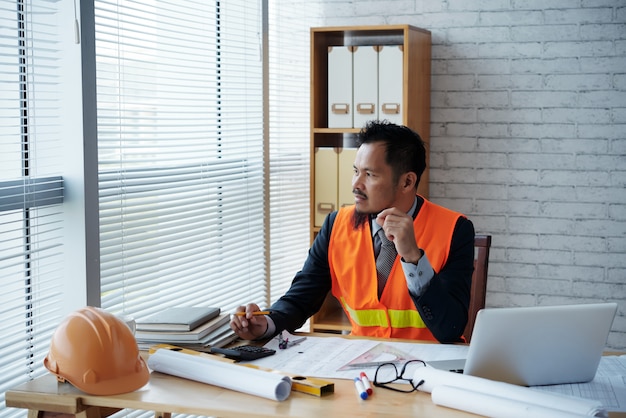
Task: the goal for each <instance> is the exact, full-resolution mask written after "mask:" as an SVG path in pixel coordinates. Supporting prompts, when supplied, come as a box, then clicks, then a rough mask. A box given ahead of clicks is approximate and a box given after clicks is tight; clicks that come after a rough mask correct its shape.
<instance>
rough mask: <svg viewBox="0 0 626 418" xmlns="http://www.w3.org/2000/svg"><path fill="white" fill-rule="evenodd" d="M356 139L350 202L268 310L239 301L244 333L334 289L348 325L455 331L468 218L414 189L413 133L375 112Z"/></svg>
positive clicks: (266, 330) (468, 263)
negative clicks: (385, 266) (384, 268)
mask: <svg viewBox="0 0 626 418" xmlns="http://www.w3.org/2000/svg"><path fill="white" fill-rule="evenodd" d="M357 142H358V146H359V148H358V150H357V154H356V158H355V162H354V176H353V180H352V189H353V194H354V201H355V204H354V206H349V207H344V208H341V209H340V210H339V211H337V212H333V213H331V214H329V215H328V216H327V218H326V220H325V221H324V224H323V226H322V228H321V230H320V232H319V234H318V235H317V237H316V238H315V241H314V242H313V245H312V247H311V249H310V250H309V255H308V258H307V260H306V261H305V263H304V266H303V267H302V270H301V271H299V272H298V273H297V274H296V276H295V278H294V279H293V282H292V284H291V287H290V288H289V290H288V291H287V293H286V294H285V295H284V296H282V297H281V298H280V299H279V300H278V301H276V302H275V303H274V304H273V305H272V306H271V307H270V312H271V313H270V314H269V315H253V314H252V312H254V311H258V310H259V307H258V306H257V305H256V304H248V305H247V306H245V307H244V306H240V307H239V308H237V311H238V312H245V315H243V316H237V315H234V316H233V319H232V320H231V328H232V329H233V330H234V331H235V332H236V333H237V334H238V335H239V336H240V337H241V338H244V339H257V338H269V337H272V336H273V335H275V334H276V333H278V332H280V331H282V330H283V329H287V330H289V331H294V330H295V329H297V328H299V327H300V326H302V324H304V322H305V321H306V320H307V319H308V318H309V317H310V316H312V315H313V314H315V313H316V312H317V311H318V310H319V309H320V307H321V305H322V303H323V301H324V298H325V296H326V294H327V293H328V291H329V290H332V293H333V295H334V296H335V297H336V298H337V299H338V300H339V301H340V302H341V304H342V306H343V308H344V311H345V312H346V314H347V315H348V317H349V318H350V322H351V323H352V334H354V335H365V336H374V337H398V338H411V339H419V340H437V341H440V342H457V341H462V334H463V331H464V328H465V325H466V323H467V312H468V306H469V299H470V285H471V276H472V272H473V260H474V226H473V224H472V222H471V221H469V220H468V219H467V218H465V216H463V215H461V214H459V213H456V212H453V211H451V210H449V209H446V208H443V207H441V206H438V205H435V204H433V203H431V202H429V201H428V200H426V199H424V198H423V197H421V196H419V195H417V186H418V184H419V180H420V177H421V175H422V173H423V172H424V170H425V168H426V152H425V148H424V143H423V141H422V140H421V138H420V137H419V135H418V134H417V133H415V132H413V131H412V130H410V129H409V128H407V127H405V126H398V125H394V124H391V123H389V122H386V121H383V122H379V121H373V122H369V123H368V124H367V125H366V126H365V128H364V129H363V130H362V131H361V132H360V133H359V137H358V141H357ZM381 228H382V230H383V231H384V235H385V236H386V238H387V239H388V240H389V241H391V243H392V245H391V247H389V248H391V250H392V251H393V248H394V247H395V250H396V251H397V256H395V253H392V255H391V256H390V258H391V260H394V257H395V262H393V267H392V268H391V271H390V272H389V273H388V277H387V278H386V279H385V276H386V274H383V273H381V274H380V276H381V278H380V279H379V278H378V276H379V275H378V274H377V266H376V256H377V254H378V252H379V251H383V250H378V247H379V245H378V244H377V242H378V241H380V240H381V238H379V236H377V233H378V230H379V229H381ZM382 241H385V240H384V238H382ZM383 245H384V244H383ZM384 251H385V253H386V251H387V250H384ZM382 258H384V257H381V259H382Z"/></svg>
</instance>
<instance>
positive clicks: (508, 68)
mask: <svg viewBox="0 0 626 418" xmlns="http://www.w3.org/2000/svg"><path fill="white" fill-rule="evenodd" d="M317 3H319V5H320V13H322V14H324V15H325V23H324V24H325V25H328V26H337V25H380V24H395V23H408V24H411V25H414V26H418V27H423V28H426V29H428V30H430V31H431V32H432V36H433V46H432V56H433V59H432V95H431V101H432V108H431V111H432V124H431V132H430V133H431V159H430V170H431V171H430V179H431V186H430V194H431V199H432V200H433V201H435V202H438V203H440V204H443V205H446V206H449V207H451V208H453V209H456V210H459V211H462V212H464V213H466V214H467V215H468V216H469V217H470V218H471V219H472V220H473V221H474V224H475V226H476V230H477V232H478V233H487V234H491V235H493V248H492V252H491V259H490V268H489V283H488V294H487V305H488V306H492V307H500V306H532V305H551V304H564V303H587V302H598V301H616V302H618V303H619V311H618V314H617V317H616V318H615V321H614V324H613V331H612V333H611V335H610V337H609V345H610V346H611V347H613V348H616V349H626V3H625V2H623V1H620V0H580V1H578V0H577V1H574V0H551V1H545V0H480V1H478V0H474V1H467V0H440V1H437V0H414V1H407V0H395V1H394V0H387V1H384V0H375V1H374V0H372V1H369V0H362V1H356V0H354V1H347V0H346V1H341V0H326V1H320V0H318V1H317ZM547 7H549V8H547Z"/></svg>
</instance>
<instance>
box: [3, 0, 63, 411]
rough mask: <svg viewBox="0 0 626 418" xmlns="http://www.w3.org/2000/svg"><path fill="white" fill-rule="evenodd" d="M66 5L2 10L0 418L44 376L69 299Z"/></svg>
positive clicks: (23, 4)
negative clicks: (13, 396) (17, 391)
mask: <svg viewBox="0 0 626 418" xmlns="http://www.w3.org/2000/svg"><path fill="white" fill-rule="evenodd" d="M60 8H61V5H60V4H58V3H57V2H56V1H45V0H39V1H33V2H31V1H27V0H21V1H15V2H3V3H2V4H0V287H1V288H2V292H1V293H0V317H1V318H2V321H0V336H2V340H1V341H2V342H0V375H1V376H2V380H1V381H0V416H7V415H9V414H11V413H14V412H15V411H11V410H7V409H6V408H5V407H4V405H5V397H4V392H5V391H6V390H7V389H8V388H10V387H12V386H15V385H17V384H19V383H21V382H24V381H25V380H27V379H28V378H29V377H31V376H38V375H41V374H43V373H44V371H45V370H44V367H43V358H44V356H45V355H46V354H47V350H48V347H49V343H50V336H51V334H52V332H53V331H54V329H55V327H56V325H57V324H58V322H59V320H60V318H61V310H62V309H61V306H62V305H63V303H64V297H65V296H64V288H63V275H64V269H65V263H66V258H65V254H64V251H65V234H66V233H67V231H66V230H65V216H66V214H65V204H64V203H63V202H64V180H65V179H64V177H63V173H64V170H63V166H64V146H63V141H64V140H71V138H70V136H71V134H68V131H67V126H66V124H65V123H64V121H63V115H64V114H66V112H71V111H72V110H73V108H72V106H73V104H72V103H70V102H68V101H66V100H65V99H66V98H67V97H69V96H70V95H71V89H68V90H67V92H66V91H65V89H66V87H67V84H66V81H67V77H68V76H69V77H73V76H75V73H74V72H71V71H70V72H67V73H65V71H66V68H65V67H64V63H62V62H59V60H58V58H59V57H60V55H61V50H62V49H64V50H66V52H67V58H68V59H70V60H71V59H72V58H73V56H74V55H73V54H74V53H75V51H74V52H72V50H71V49H68V48H67V47H68V44H71V41H70V42H68V40H67V39H65V38H64V36H63V35H62V30H61V29H60V26H61V24H62V22H61V21H60V20H57V19H54V16H55V15H56V14H57V13H59V11H60ZM68 16H72V15H69V14H68ZM70 24H71V20H70ZM70 27H71V26H70Z"/></svg>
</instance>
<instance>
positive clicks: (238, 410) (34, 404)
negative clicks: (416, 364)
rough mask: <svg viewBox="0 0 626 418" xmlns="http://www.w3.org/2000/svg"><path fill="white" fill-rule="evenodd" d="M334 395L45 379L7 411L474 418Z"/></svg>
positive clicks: (407, 401)
mask: <svg viewBox="0 0 626 418" xmlns="http://www.w3.org/2000/svg"><path fill="white" fill-rule="evenodd" d="M334 382H335V393H333V394H330V395H327V396H324V397H321V398H320V397H316V396H313V395H307V394H304V393H299V392H291V395H290V396H289V398H288V399H287V400H285V401H283V402H278V401H272V400H269V399H265V398H261V397H257V396H253V395H247V394H244V393H241V392H235V391H231V390H228V389H223V388H220V387H217V386H211V385H207V384H203V383H198V382H194V381H191V380H186V379H181V378H178V377H175V376H170V375H166V374H162V373H152V374H151V375H150V383H149V384H148V385H146V386H145V387H144V388H142V389H140V390H138V391H135V392H131V393H126V394H122V395H113V396H94V395H87V394H85V393H83V392H80V391H79V390H77V389H75V388H74V387H73V386H71V385H70V384H68V383H58V382H57V380H56V378H55V377H54V376H53V375H50V374H48V375H45V376H43V377H40V378H38V379H35V380H33V381H31V382H28V383H25V384H22V385H20V386H18V387H16V388H14V389H12V390H9V391H7V392H6V405H7V406H9V407H16V408H26V409H29V418H37V417H40V416H42V415H43V414H41V412H43V411H49V412H56V413H65V414H76V415H77V416H78V417H84V418H96V417H101V416H107V415H110V414H111V413H114V412H116V411H117V410H119V409H122V408H131V409H136V410H147V411H155V417H163V418H167V417H169V413H184V414H195V415H205V416H217V417H236V418H240V417H242V416H246V417H276V416H278V417H315V418H319V417H360V418H363V417H374V416H375V417H379V416H394V417H402V416H403V417H407V416H421V417H435V416H436V417H441V418H462V417H475V416H476V415H473V414H469V413H466V412H463V411H457V410H454V409H449V408H444V407H440V406H437V405H435V404H433V403H432V402H431V400H430V394H428V393H423V392H417V393H415V392H414V393H398V392H393V391H390V390H385V389H380V388H374V391H375V392H374V395H373V396H372V397H370V398H369V399H367V400H365V401H363V400H360V399H359V398H358V397H357V394H356V391H355V389H354V382H352V381H350V380H340V379H337V380H334Z"/></svg>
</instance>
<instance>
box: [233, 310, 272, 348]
mask: <svg viewBox="0 0 626 418" xmlns="http://www.w3.org/2000/svg"><path fill="white" fill-rule="evenodd" d="M260 310H261V309H259V306H258V305H256V304H254V303H249V304H247V305H246V306H239V307H238V308H237V309H236V310H235V315H233V316H232V318H231V319H230V328H231V329H232V330H233V331H235V333H236V334H237V335H238V336H239V338H243V339H244V340H255V339H257V338H259V337H261V336H262V335H263V334H265V331H267V326H268V325H267V318H266V317H265V315H252V312H256V311H260ZM237 312H245V315H241V316H240V315H237V314H236V313H237Z"/></svg>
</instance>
